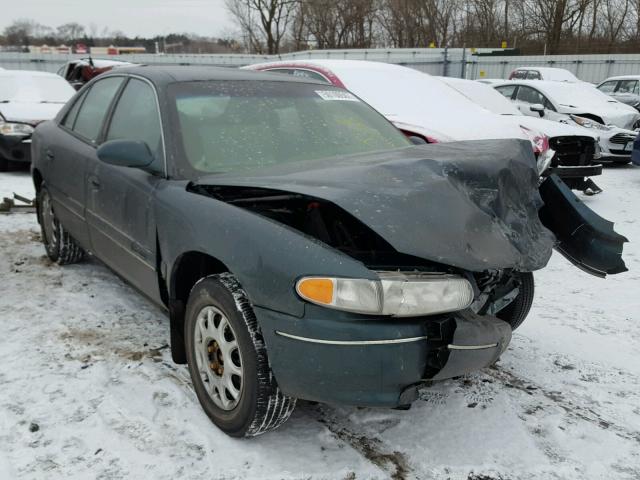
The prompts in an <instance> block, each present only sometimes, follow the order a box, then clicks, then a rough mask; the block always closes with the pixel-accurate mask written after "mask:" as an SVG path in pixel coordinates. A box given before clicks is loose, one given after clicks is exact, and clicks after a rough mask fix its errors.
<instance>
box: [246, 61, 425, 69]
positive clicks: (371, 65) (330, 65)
mask: <svg viewBox="0 0 640 480" xmlns="http://www.w3.org/2000/svg"><path fill="white" fill-rule="evenodd" d="M287 65H290V66H300V67H304V66H305V65H306V66H314V65H315V66H318V67H322V68H325V69H328V70H333V71H334V72H338V71H340V70H346V69H348V70H363V71H365V70H372V69H375V70H390V71H398V70H406V69H407V68H408V67H404V66H401V65H396V64H393V63H384V62H374V61H371V60H340V59H325V58H318V59H315V58H309V59H302V60H281V61H277V62H265V63H259V64H255V65H249V66H248V67H247V68H265V67H272V68H273V67H278V66H287ZM409 70H413V69H409Z"/></svg>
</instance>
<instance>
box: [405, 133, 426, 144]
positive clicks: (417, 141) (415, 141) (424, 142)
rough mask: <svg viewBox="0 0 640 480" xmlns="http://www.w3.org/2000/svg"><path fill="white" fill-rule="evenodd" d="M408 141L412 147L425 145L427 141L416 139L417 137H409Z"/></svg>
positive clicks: (420, 138)
mask: <svg viewBox="0 0 640 480" xmlns="http://www.w3.org/2000/svg"><path fill="white" fill-rule="evenodd" d="M409 141H410V142H411V143H413V144H414V145H426V144H427V141H426V140H425V139H424V138H422V137H418V136H417V135H409Z"/></svg>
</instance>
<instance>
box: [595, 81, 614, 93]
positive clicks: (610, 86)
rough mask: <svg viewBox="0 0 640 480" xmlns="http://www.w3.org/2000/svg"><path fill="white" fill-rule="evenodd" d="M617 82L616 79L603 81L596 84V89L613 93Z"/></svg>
mask: <svg viewBox="0 0 640 480" xmlns="http://www.w3.org/2000/svg"><path fill="white" fill-rule="evenodd" d="M617 83H618V81H617V80H613V81H611V82H604V83H603V84H602V85H599V86H598V90H600V91H601V92H602V93H613V91H614V90H615V89H616V85H617Z"/></svg>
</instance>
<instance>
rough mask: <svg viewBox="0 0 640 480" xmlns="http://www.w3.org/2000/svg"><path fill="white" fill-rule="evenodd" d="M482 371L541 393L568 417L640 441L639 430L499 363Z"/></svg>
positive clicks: (518, 386)
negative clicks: (607, 417)
mask: <svg viewBox="0 0 640 480" xmlns="http://www.w3.org/2000/svg"><path fill="white" fill-rule="evenodd" d="M484 373H485V374H486V375H488V376H490V377H492V378H494V379H496V380H498V381H499V382H501V383H502V384H504V385H505V386H506V387H508V388H515V389H517V390H520V391H522V392H524V393H526V394H527V395H531V396H534V395H536V392H538V393H540V394H542V396H543V397H544V398H546V399H547V400H548V401H549V402H551V403H552V404H554V405H556V406H557V407H560V408H561V409H562V410H564V411H565V413H566V414H567V415H568V416H569V417H573V418H574V419H576V420H582V421H586V422H589V423H591V424H593V425H595V426H597V427H598V428H600V429H602V430H607V431H611V432H613V433H614V434H615V435H617V436H618V437H620V438H623V439H625V440H635V441H636V442H638V443H640V431H634V430H628V429H627V428H625V427H623V426H621V425H617V424H616V423H614V422H613V421H611V420H608V419H606V418H605V417H604V416H603V415H602V414H600V413H598V412H596V411H595V410H594V409H593V408H591V407H588V406H584V405H579V404H578V403H576V402H574V401H572V400H571V399H568V398H566V397H565V396H564V394H563V393H562V392H559V391H556V390H547V389H546V388H544V387H542V386H540V385H537V384H535V383H533V382H531V381H530V380H527V379H524V378H522V377H519V376H517V375H516V374H514V373H512V372H510V371H509V370H505V369H504V368H502V367H500V366H499V365H494V366H493V367H491V368H489V369H487V370H485V371H484Z"/></svg>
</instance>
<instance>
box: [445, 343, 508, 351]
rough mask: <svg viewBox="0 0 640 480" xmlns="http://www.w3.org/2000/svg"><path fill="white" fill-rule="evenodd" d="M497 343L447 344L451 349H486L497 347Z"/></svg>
mask: <svg viewBox="0 0 640 480" xmlns="http://www.w3.org/2000/svg"><path fill="white" fill-rule="evenodd" d="M497 346H498V344H497V343H488V344H486V345H453V344H449V345H447V348H448V349H449V350H486V349H487V348H495V347H497Z"/></svg>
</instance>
